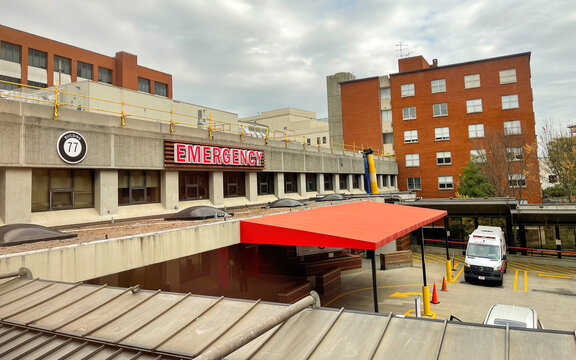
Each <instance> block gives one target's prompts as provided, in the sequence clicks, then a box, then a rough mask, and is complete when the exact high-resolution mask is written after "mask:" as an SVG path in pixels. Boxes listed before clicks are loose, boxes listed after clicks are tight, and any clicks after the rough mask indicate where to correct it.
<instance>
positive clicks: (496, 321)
mask: <svg viewBox="0 0 576 360" xmlns="http://www.w3.org/2000/svg"><path fill="white" fill-rule="evenodd" d="M506 324H508V325H510V326H514V327H523V328H525V327H528V324H526V323H525V322H523V321H515V320H510V319H494V325H506Z"/></svg>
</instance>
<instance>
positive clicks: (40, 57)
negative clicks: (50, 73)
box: [28, 49, 46, 69]
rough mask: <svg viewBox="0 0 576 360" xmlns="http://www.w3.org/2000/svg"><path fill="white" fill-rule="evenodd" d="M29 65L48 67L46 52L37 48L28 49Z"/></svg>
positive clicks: (41, 67)
mask: <svg viewBox="0 0 576 360" xmlns="http://www.w3.org/2000/svg"><path fill="white" fill-rule="evenodd" d="M28 66H33V67H37V68H40V69H46V53H45V52H44V51H40V50H36V49H28Z"/></svg>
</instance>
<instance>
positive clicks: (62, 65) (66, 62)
mask: <svg viewBox="0 0 576 360" xmlns="http://www.w3.org/2000/svg"><path fill="white" fill-rule="evenodd" d="M60 71H62V74H68V75H70V74H71V71H70V59H68V58H65V57H62V56H58V55H54V72H60Z"/></svg>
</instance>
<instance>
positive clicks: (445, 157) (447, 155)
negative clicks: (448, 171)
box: [436, 151, 452, 165]
mask: <svg viewBox="0 0 576 360" xmlns="http://www.w3.org/2000/svg"><path fill="white" fill-rule="evenodd" d="M436 165H452V152H450V151H438V152H436Z"/></svg>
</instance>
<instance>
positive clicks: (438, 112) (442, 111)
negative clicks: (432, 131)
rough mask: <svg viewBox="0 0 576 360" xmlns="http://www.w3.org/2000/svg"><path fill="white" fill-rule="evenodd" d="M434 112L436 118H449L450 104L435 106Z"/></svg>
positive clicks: (433, 106) (433, 107)
mask: <svg viewBox="0 0 576 360" xmlns="http://www.w3.org/2000/svg"><path fill="white" fill-rule="evenodd" d="M432 112H433V116H434V117H439V116H448V103H439V104H433V105H432Z"/></svg>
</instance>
